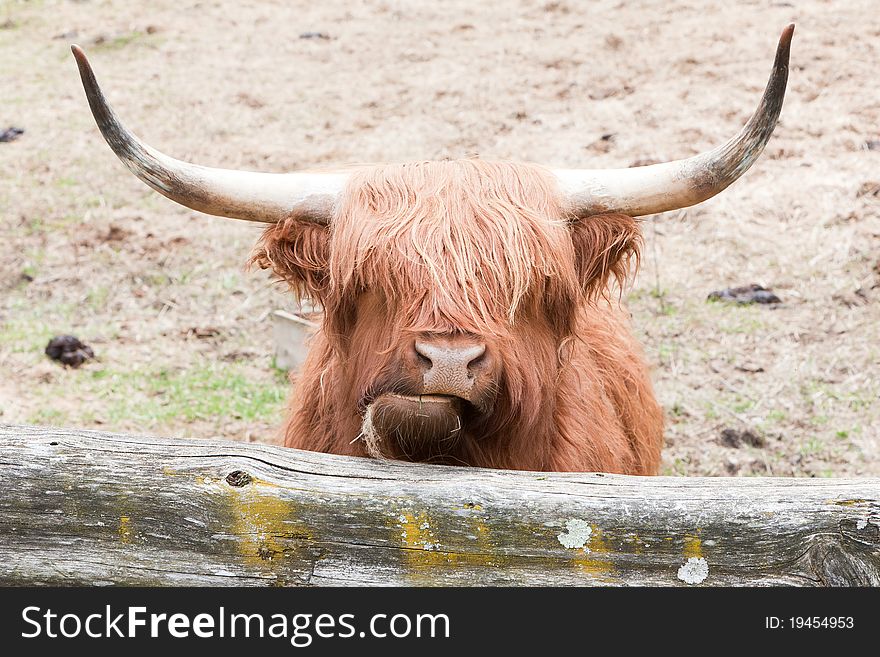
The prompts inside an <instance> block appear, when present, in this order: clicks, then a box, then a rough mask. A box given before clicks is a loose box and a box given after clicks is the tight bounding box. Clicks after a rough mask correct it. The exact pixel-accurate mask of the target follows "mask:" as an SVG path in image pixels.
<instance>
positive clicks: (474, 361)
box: [467, 345, 486, 376]
mask: <svg viewBox="0 0 880 657" xmlns="http://www.w3.org/2000/svg"><path fill="white" fill-rule="evenodd" d="M477 350H479V353H476V352H477ZM474 353H476V355H475V356H472V358H471V360H470V361H469V362H468V363H467V369H468V375H470V376H473V371H474V370H478V369H480V368H481V367H482V366H483V365H484V364H485V363H486V345H477V346H476V347H475V348H474Z"/></svg>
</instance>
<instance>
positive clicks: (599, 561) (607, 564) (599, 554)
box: [574, 525, 617, 581]
mask: <svg viewBox="0 0 880 657" xmlns="http://www.w3.org/2000/svg"><path fill="white" fill-rule="evenodd" d="M590 526H591V528H592V530H593V531H592V533H591V534H590V540H589V542H588V543H587V544H586V545H585V546H584V547H582V548H581V549H579V550H578V551H577V556H575V558H574V563H575V565H576V566H577V567H578V569H579V570H580V571H581V572H583V573H585V574H587V575H589V576H591V577H594V578H596V579H599V580H602V581H613V580H614V579H615V576H616V575H617V570H616V569H615V567H614V563H613V562H612V561H611V559H610V558H609V556H610V555H611V554H613V553H614V549H613V548H612V547H611V546H610V545H609V543H608V540H607V539H606V538H605V536H604V535H603V533H602V530H601V529H599V528H598V527H597V526H596V525H590Z"/></svg>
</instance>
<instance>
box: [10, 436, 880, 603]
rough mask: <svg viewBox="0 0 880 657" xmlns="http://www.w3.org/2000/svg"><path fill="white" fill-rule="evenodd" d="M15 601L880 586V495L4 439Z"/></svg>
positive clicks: (813, 486) (866, 485) (159, 443)
mask: <svg viewBox="0 0 880 657" xmlns="http://www.w3.org/2000/svg"><path fill="white" fill-rule="evenodd" d="M0 481H2V492H0V584H6V585H24V584H130V585H153V584H160V585H182V584H191V585H226V584H232V585H324V584H328V585H329V584H332V585H382V584H385V585H387V584H397V585H409V584H412V585H507V584H519V585H560V584H561V585H593V584H612V585H613V584H622V585H627V584H662V585H681V586H689V585H702V586H707V585H780V584H782V585H792V584H794V585H814V584H818V585H874V586H876V585H880V480H877V479H853V480H834V479H820V480H816V479H813V480H804V479H779V478H764V479H760V478H754V479H722V478H719V479H710V478H671V477H657V478H642V477H624V476H612V475H600V474H543V473H525V472H501V471H494V470H475V469H466V468H451V467H439V466H425V465H410V464H404V463H384V462H376V461H371V460H366V459H353V458H343V457H335V456H328V455H323V454H314V453H310V452H300V451H296V450H287V449H282V448H277V447H270V446H263V445H245V444H240V443H234V442H218V441H209V440H198V441H192V440H177V439H163V438H144V437H138V436H125V435H115V434H105V433H98V432H92V431H78V430H70V429H51V428H38V427H26V426H3V425H0Z"/></svg>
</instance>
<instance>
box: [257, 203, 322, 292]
mask: <svg viewBox="0 0 880 657" xmlns="http://www.w3.org/2000/svg"><path fill="white" fill-rule="evenodd" d="M329 260H330V229H329V228H328V227H327V226H322V225H318V224H314V223H308V222H303V221H297V220H294V219H287V220H285V221H280V222H278V223H276V224H272V225H271V226H269V227H268V228H267V229H266V230H265V231H264V232H263V235H262V236H261V237H260V240H259V242H257V246H256V248H255V249H254V252H253V255H251V258H250V260H249V261H248V266H251V267H252V266H257V267H259V268H260V269H271V270H272V272H273V274H274V275H275V276H276V277H277V278H278V279H279V280H282V281H284V282H286V283H287V284H288V285H289V286H290V288H291V290H293V292H294V293H295V294H297V295H298V296H300V297H311V298H313V299H315V300H316V301H318V302H320V303H323V302H324V294H325V292H326V288H327V280H328V268H327V266H328V262H329Z"/></svg>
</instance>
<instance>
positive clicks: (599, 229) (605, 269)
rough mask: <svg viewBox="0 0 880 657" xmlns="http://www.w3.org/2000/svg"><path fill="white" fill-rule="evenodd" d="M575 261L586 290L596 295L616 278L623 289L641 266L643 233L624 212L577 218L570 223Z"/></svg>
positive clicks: (601, 292)
mask: <svg viewBox="0 0 880 657" xmlns="http://www.w3.org/2000/svg"><path fill="white" fill-rule="evenodd" d="M571 239H572V243H573V245H574V252H575V262H576V266H577V271H578V276H579V277H580V281H581V286H582V287H583V289H584V292H585V293H586V294H587V295H588V296H589V297H592V298H596V297H598V296H600V295H602V294H604V293H606V291H607V286H608V282H609V280H610V279H612V278H613V279H614V280H615V281H616V282H617V284H618V286H619V287H620V288H621V289H622V288H623V286H624V285H625V283H626V280H627V278H628V277H629V276H630V274H632V273H634V272H635V270H636V269H638V266H639V257H640V250H641V246H642V233H641V230H639V224H638V222H636V220H635V219H633V218H632V217H630V216H627V215H625V214H599V215H593V216H591V217H584V218H583V219H577V220H576V221H575V222H574V223H573V224H572V227H571Z"/></svg>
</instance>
